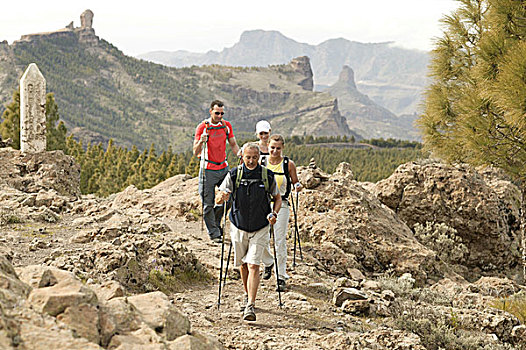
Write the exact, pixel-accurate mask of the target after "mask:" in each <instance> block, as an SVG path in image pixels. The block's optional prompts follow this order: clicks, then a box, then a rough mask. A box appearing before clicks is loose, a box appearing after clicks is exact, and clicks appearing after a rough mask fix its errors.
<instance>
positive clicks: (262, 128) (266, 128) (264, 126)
mask: <svg viewBox="0 0 526 350" xmlns="http://www.w3.org/2000/svg"><path fill="white" fill-rule="evenodd" d="M270 130H271V129H270V123H269V122H267V121H266V120H260V121H259V122H257V123H256V135H257V134H259V133H260V132H270Z"/></svg>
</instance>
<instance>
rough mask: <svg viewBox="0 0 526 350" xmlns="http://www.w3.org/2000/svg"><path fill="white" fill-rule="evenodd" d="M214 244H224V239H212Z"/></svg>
mask: <svg viewBox="0 0 526 350" xmlns="http://www.w3.org/2000/svg"><path fill="white" fill-rule="evenodd" d="M212 242H214V243H223V238H221V236H219V237H214V238H212Z"/></svg>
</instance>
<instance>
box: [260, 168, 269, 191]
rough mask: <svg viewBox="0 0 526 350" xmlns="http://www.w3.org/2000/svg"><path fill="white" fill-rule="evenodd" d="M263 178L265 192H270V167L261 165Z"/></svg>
mask: <svg viewBox="0 0 526 350" xmlns="http://www.w3.org/2000/svg"><path fill="white" fill-rule="evenodd" d="M261 180H262V181H263V184H264V185H265V192H267V193H268V194H270V185H269V183H268V169H267V167H265V166H262V167H261Z"/></svg>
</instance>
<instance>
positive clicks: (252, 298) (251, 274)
mask: <svg viewBox="0 0 526 350" xmlns="http://www.w3.org/2000/svg"><path fill="white" fill-rule="evenodd" d="M246 265H248V278H247V288H245V290H248V303H249V304H255V303H256V294H257V292H258V287H259V265H253V264H245V266H246Z"/></svg>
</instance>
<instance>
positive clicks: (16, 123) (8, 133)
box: [0, 90, 20, 149]
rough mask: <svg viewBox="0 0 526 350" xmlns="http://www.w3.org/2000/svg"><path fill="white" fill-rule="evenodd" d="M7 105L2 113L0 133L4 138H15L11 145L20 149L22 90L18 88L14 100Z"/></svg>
mask: <svg viewBox="0 0 526 350" xmlns="http://www.w3.org/2000/svg"><path fill="white" fill-rule="evenodd" d="M5 107H6V109H5V111H4V113H3V114H2V119H3V121H2V123H0V135H1V136H2V139H4V140H7V139H8V138H11V139H12V140H13V143H12V144H11V147H13V148H14V149H20V92H19V91H18V90H17V91H15V92H14V93H13V102H11V103H9V104H8V105H6V106H5Z"/></svg>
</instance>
